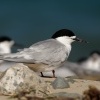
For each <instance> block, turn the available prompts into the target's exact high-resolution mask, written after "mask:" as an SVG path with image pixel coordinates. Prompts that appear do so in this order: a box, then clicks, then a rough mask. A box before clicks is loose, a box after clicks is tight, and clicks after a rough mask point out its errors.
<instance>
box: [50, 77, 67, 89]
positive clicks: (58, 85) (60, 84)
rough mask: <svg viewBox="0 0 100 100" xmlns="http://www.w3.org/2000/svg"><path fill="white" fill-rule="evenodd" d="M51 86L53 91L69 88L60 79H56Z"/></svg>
mask: <svg viewBox="0 0 100 100" xmlns="http://www.w3.org/2000/svg"><path fill="white" fill-rule="evenodd" d="M51 85H52V86H53V88H54V89H64V88H69V84H68V83H67V82H66V80H65V79H64V78H62V77H58V78H56V79H55V80H54V81H53V82H52V83H51Z"/></svg>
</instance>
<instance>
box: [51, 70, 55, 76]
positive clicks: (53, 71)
mask: <svg viewBox="0 0 100 100" xmlns="http://www.w3.org/2000/svg"><path fill="white" fill-rule="evenodd" d="M52 73H53V78H55V71H54V70H52Z"/></svg>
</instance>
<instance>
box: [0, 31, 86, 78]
mask: <svg viewBox="0 0 100 100" xmlns="http://www.w3.org/2000/svg"><path fill="white" fill-rule="evenodd" d="M74 41H78V42H84V43H88V42H87V41H85V40H83V39H80V38H77V37H76V35H75V34H74V32H72V31H71V30H69V29H60V30H58V31H56V32H55V33H54V34H53V35H52V37H51V38H50V39H46V40H43V41H39V42H37V43H34V44H33V45H31V46H30V47H29V48H24V49H22V50H20V51H18V52H16V53H12V54H5V55H3V56H0V59H1V60H5V61H12V62H16V63H23V64H24V65H27V66H28V67H29V68H30V69H32V70H33V71H36V72H40V73H41V76H43V73H42V72H45V71H52V72H53V77H55V71H54V69H56V68H58V67H60V66H61V65H62V64H63V63H64V61H65V60H66V59H67V58H68V56H69V54H70V51H71V44H72V43H73V42H74Z"/></svg>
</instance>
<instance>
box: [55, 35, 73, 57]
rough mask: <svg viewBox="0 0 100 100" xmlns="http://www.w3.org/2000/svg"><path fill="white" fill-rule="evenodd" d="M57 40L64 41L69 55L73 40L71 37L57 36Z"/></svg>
mask: <svg viewBox="0 0 100 100" xmlns="http://www.w3.org/2000/svg"><path fill="white" fill-rule="evenodd" d="M56 40H57V41H59V42H60V43H62V44H63V45H64V46H65V47H66V51H67V55H68V56H69V54H70V51H71V43H72V42H71V41H70V40H69V39H66V38H63V37H59V38H56Z"/></svg>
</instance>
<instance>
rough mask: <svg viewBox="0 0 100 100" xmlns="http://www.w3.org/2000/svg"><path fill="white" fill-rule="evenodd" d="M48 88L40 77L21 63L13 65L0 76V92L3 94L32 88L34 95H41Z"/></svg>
mask: <svg viewBox="0 0 100 100" xmlns="http://www.w3.org/2000/svg"><path fill="white" fill-rule="evenodd" d="M48 88H49V87H48V86H47V84H46V83H45V82H44V80H43V79H42V78H41V77H39V76H38V75H37V74H36V73H35V72H33V71H32V70H30V69H29V68H28V67H27V66H25V65H23V64H21V63H17V64H15V65H13V67H11V68H9V69H8V70H7V71H5V72H3V73H2V75H1V76H0V93H2V94H5V95H15V94H18V93H19V92H20V91H30V90H33V91H34V95H35V96H38V97H42V96H43V95H44V94H45V93H48V92H49V91H48V90H49V89H48Z"/></svg>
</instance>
